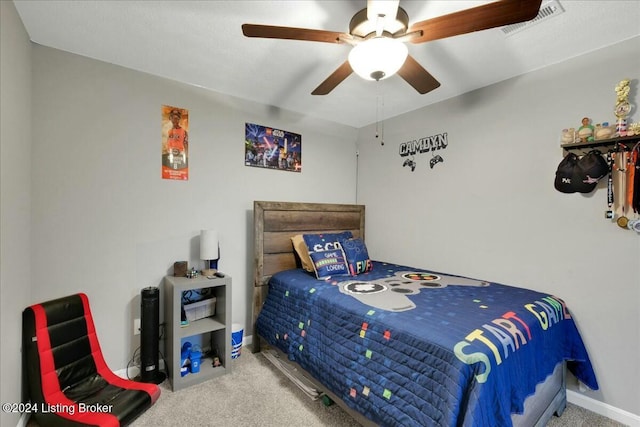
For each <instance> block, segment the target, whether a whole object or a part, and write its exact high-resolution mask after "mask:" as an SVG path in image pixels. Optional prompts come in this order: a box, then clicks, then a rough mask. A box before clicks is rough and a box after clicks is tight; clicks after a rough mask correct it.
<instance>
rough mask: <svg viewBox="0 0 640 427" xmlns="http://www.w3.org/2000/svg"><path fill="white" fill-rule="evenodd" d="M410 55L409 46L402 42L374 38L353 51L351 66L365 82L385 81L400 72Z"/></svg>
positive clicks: (350, 54) (350, 60)
mask: <svg viewBox="0 0 640 427" xmlns="http://www.w3.org/2000/svg"><path fill="white" fill-rule="evenodd" d="M408 54H409V50H408V49H407V46H406V45H405V44H404V43H402V42H401V41H398V40H395V39H392V38H389V37H373V38H371V39H369V40H366V41H364V42H362V43H359V44H357V45H356V46H354V47H353V49H351V52H349V64H350V65H351V68H352V69H353V71H354V72H355V73H356V74H357V75H359V76H360V77H362V78H363V79H365V80H383V79H386V78H388V77H391V76H393V75H394V74H395V73H397V72H398V70H399V69H400V68H401V67H402V65H403V64H404V62H405V61H406V59H407V55H408Z"/></svg>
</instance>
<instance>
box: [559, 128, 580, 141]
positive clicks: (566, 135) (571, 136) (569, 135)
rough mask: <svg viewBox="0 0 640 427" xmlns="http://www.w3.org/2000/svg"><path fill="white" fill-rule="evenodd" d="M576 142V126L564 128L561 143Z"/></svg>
mask: <svg viewBox="0 0 640 427" xmlns="http://www.w3.org/2000/svg"><path fill="white" fill-rule="evenodd" d="M574 142H578V141H577V139H576V130H575V128H569V129H562V135H561V136H560V143H561V144H573V143H574Z"/></svg>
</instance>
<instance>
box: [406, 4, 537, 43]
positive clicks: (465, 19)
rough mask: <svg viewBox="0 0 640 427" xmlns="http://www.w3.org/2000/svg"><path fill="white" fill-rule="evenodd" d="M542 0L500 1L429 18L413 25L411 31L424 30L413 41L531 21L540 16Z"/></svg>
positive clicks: (426, 40)
mask: <svg viewBox="0 0 640 427" xmlns="http://www.w3.org/2000/svg"><path fill="white" fill-rule="evenodd" d="M541 3H542V0H500V1H495V2H493V3H488V4H485V5H482V6H477V7H472V8H470V9H465V10H461V11H459V12H454V13H450V14H448V15H443V16H438V17H437V18H431V19H427V20H425V21H421V22H418V23H416V24H414V25H412V26H411V28H410V29H409V31H422V36H421V37H415V38H413V39H411V42H412V43H424V42H428V41H431V40H438V39H443V38H446V37H452V36H457V35H460V34H467V33H471V32H474V31H481V30H487V29H489V28H495V27H502V26H504V25H510V24H515V23H518V22H523V21H529V20H531V19H533V18H535V17H536V15H537V14H538V11H539V10H540V4H541Z"/></svg>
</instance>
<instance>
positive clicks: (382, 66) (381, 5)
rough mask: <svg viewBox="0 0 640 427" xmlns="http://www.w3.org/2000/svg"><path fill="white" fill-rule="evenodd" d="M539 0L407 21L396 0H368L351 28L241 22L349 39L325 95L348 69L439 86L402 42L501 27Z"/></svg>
mask: <svg viewBox="0 0 640 427" xmlns="http://www.w3.org/2000/svg"><path fill="white" fill-rule="evenodd" d="M541 2H542V0H499V1H494V2H492V3H487V4H483V5H481V6H476V7H473V8H470V9H465V10H461V11H458V12H454V13H450V14H447V15H443V16H438V17H436V18H430V19H427V20H424V21H421V22H417V23H414V24H413V25H411V26H409V16H408V15H407V12H406V11H405V10H404V9H403V8H401V7H399V0H392V1H388V0H368V1H367V8H366V9H362V10H361V11H359V12H358V13H356V14H355V15H354V16H353V17H352V18H351V22H350V23H349V32H348V33H340V32H336V31H326V30H316V29H310V28H295V27H279V26H273V25H260V24H243V25H242V32H243V34H244V35H245V36H246V37H258V38H269V39H288V40H306V41H313V42H323V43H337V44H349V45H352V46H353V48H352V49H351V52H350V53H349V58H348V60H347V61H345V62H344V63H343V64H342V65H340V66H339V67H338V69H336V70H335V71H334V72H333V73H332V74H331V75H330V76H329V77H328V78H327V79H326V80H325V81H323V82H322V83H321V84H320V85H319V86H318V87H317V88H315V90H314V91H313V92H311V94H312V95H326V94H328V93H329V92H331V91H332V90H333V89H334V88H335V87H336V86H338V84H340V83H341V82H342V81H343V80H344V79H346V78H347V77H348V76H349V75H351V73H352V72H354V71H355V72H356V74H358V75H360V76H361V77H363V78H365V79H368V80H382V79H385V78H387V77H390V76H392V75H393V74H395V73H397V74H399V75H400V77H402V78H403V79H404V80H405V81H406V82H407V83H409V84H410V85H411V86H413V88H414V89H415V90H417V91H418V92H419V93H420V94H425V93H427V92H430V91H432V90H434V89H436V88H438V87H439V86H440V83H439V82H438V80H436V79H435V78H434V77H433V76H432V75H431V74H430V73H429V72H428V71H427V70H425V69H424V68H423V67H422V66H421V65H420V64H419V63H418V62H417V61H416V60H415V59H414V58H413V57H412V56H411V55H409V54H408V49H407V47H406V44H405V42H411V43H414V44H418V43H424V42H428V41H432V40H438V39H443V38H447V37H452V36H457V35H460V34H466V33H471V32H474V31H481V30H486V29H489V28H495V27H502V26H505V25H510V24H515V23H519V22H523V21H529V20H531V19H533V18H535V17H536V15H537V14H538V10H539V9H540V4H541Z"/></svg>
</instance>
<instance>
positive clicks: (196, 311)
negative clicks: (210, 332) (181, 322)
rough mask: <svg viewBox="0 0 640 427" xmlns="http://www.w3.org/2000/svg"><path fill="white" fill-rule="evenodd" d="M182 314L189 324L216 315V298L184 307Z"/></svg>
mask: <svg viewBox="0 0 640 427" xmlns="http://www.w3.org/2000/svg"><path fill="white" fill-rule="evenodd" d="M184 312H185V314H186V315H187V320H188V321H189V322H193V321H196V320H198V319H204V318H205V317H209V316H213V315H215V314H216V298H215V297H213V298H208V299H203V300H202V301H198V302H194V303H191V304H185V305H184Z"/></svg>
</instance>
